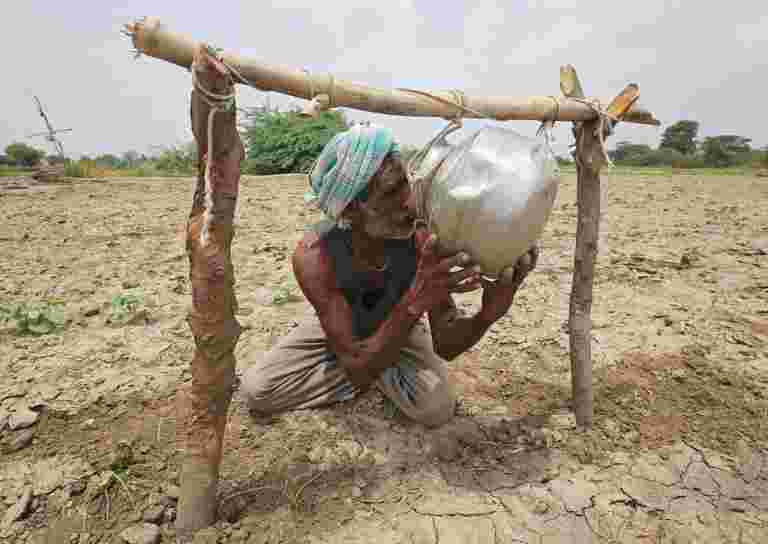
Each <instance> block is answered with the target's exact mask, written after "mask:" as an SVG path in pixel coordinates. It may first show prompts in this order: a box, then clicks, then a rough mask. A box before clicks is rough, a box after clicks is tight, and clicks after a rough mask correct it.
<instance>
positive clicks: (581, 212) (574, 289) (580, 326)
mask: <svg viewBox="0 0 768 544" xmlns="http://www.w3.org/2000/svg"><path fill="white" fill-rule="evenodd" d="M597 130H599V122H597V121H590V122H587V123H583V124H581V125H580V126H578V127H577V128H576V129H575V130H574V132H575V134H576V141H577V151H576V153H577V157H576V158H577V162H576V168H577V173H578V180H577V184H578V187H577V192H578V196H577V204H578V219H577V221H578V223H577V226H576V249H575V252H574V263H573V283H572V285H571V300H570V308H569V312H568V325H569V332H570V356H571V385H572V390H573V408H574V412H575V414H576V423H577V424H578V425H581V426H585V427H589V426H591V425H592V419H593V415H594V407H593V405H594V395H593V391H592V290H593V285H594V274H595V260H596V258H597V241H598V235H599V228H600V168H601V167H602V166H603V161H604V159H603V156H602V152H601V149H600V147H601V146H600V142H599V140H598V137H597Z"/></svg>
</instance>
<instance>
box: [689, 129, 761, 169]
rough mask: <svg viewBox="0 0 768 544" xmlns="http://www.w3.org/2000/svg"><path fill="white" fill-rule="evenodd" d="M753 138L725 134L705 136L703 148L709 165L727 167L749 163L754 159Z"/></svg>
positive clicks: (705, 159) (705, 160)
mask: <svg viewBox="0 0 768 544" xmlns="http://www.w3.org/2000/svg"><path fill="white" fill-rule="evenodd" d="M751 141H752V140H751V138H745V137H744V136H736V135H733V134H723V135H720V136H712V137H709V138H705V139H704V142H703V143H702V146H701V149H702V152H703V155H704V162H705V163H706V164H707V165H708V166H714V167H726V166H734V165H736V164H748V163H749V162H750V161H751V160H752V156H753V155H752V146H751V145H750V142H751Z"/></svg>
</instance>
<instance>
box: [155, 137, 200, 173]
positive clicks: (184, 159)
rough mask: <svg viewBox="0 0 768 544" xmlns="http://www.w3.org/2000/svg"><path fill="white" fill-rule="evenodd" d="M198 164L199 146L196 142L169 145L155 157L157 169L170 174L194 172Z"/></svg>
mask: <svg viewBox="0 0 768 544" xmlns="http://www.w3.org/2000/svg"><path fill="white" fill-rule="evenodd" d="M195 165H197V146H196V144H195V143H194V142H190V143H187V144H184V145H179V146H172V147H167V148H165V150H163V152H162V153H160V156H159V157H157V158H156V159H155V166H157V169H158V170H160V171H162V172H165V173H168V174H190V175H191V174H193V173H194V172H195Z"/></svg>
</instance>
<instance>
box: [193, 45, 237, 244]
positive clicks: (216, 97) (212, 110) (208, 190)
mask: <svg viewBox="0 0 768 544" xmlns="http://www.w3.org/2000/svg"><path fill="white" fill-rule="evenodd" d="M208 52H209V53H210V54H211V55H212V56H213V57H214V58H216V60H218V61H219V62H222V64H224V62H223V61H222V60H221V57H220V55H219V54H218V53H217V52H216V51H214V50H213V49H212V48H210V47H209V48H208ZM224 66H225V67H226V68H227V71H228V72H229V73H230V74H232V73H235V74H236V75H238V77H239V78H240V79H241V80H242V76H239V74H238V73H237V71H235V70H233V68H232V67H230V66H227V65H226V64H224ZM198 67H199V66H198V65H197V64H196V62H193V63H192V66H191V67H190V70H191V71H192V84H193V85H194V88H195V90H196V91H197V92H199V93H200V98H201V99H202V100H203V102H205V103H206V104H207V105H208V108H209V109H208V121H207V126H206V139H207V142H208V153H207V154H206V157H205V187H204V191H205V192H204V194H203V206H204V211H203V226H202V228H201V230H200V246H201V247H207V246H208V242H209V240H210V229H211V222H212V220H213V187H212V185H211V165H212V163H213V157H214V144H213V122H214V118H215V116H216V114H217V113H219V112H227V111H232V110H233V109H234V107H235V92H234V89H233V91H232V92H231V93H227V94H219V93H214V92H212V91H209V90H208V89H206V88H204V87H203V86H202V85H201V84H200V81H199V79H198V77H197V68H198ZM230 84H231V76H230Z"/></svg>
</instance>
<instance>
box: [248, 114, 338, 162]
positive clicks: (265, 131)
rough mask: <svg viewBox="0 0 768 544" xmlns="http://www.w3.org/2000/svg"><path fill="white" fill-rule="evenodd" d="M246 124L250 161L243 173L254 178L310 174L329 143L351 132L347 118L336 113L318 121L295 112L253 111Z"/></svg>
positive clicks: (320, 117)
mask: <svg viewBox="0 0 768 544" xmlns="http://www.w3.org/2000/svg"><path fill="white" fill-rule="evenodd" d="M245 125H246V130H245V132H244V133H243V140H245V142H246V144H247V146H248V160H247V161H245V163H244V164H243V172H244V173H246V174H251V175H273V174H286V173H300V172H308V171H309V169H310V168H311V167H312V165H313V164H314V161H315V159H316V158H317V156H318V155H319V154H320V152H321V151H322V150H323V147H325V144H326V143H328V141H329V140H330V139H331V138H333V137H334V136H335V135H336V134H338V133H339V132H342V131H344V130H346V129H347V121H346V119H345V118H344V115H343V114H342V113H341V112H339V111H336V110H332V111H324V112H322V113H321V114H320V115H318V116H317V117H316V118H308V117H303V116H301V115H300V114H299V113H298V112H295V111H287V112H281V111H269V110H252V111H251V112H249V114H248V119H247V120H246V122H245Z"/></svg>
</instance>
